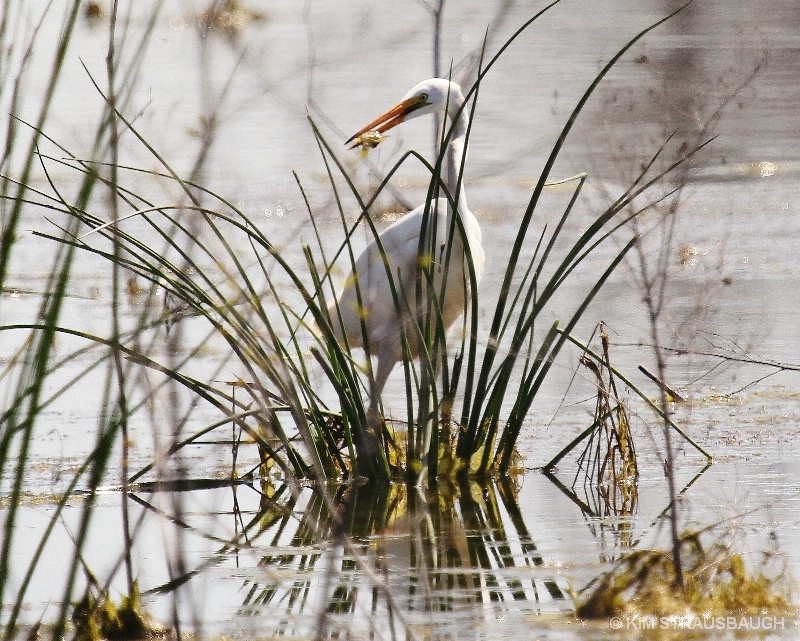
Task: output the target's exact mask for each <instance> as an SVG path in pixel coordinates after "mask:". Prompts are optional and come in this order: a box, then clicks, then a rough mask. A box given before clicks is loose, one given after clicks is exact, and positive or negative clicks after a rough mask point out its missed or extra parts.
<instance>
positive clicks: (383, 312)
mask: <svg viewBox="0 0 800 641" xmlns="http://www.w3.org/2000/svg"><path fill="white" fill-rule="evenodd" d="M463 105H464V95H463V93H462V92H461V87H459V86H458V85H457V84H456V83H454V82H450V81H448V80H443V79H441V78H432V79H430V80H425V81H423V82H421V83H419V84H418V85H416V86H415V87H414V88H413V89H411V91H409V92H408V93H407V94H406V96H405V97H404V98H403V100H401V101H400V103H399V104H397V105H396V106H395V107H393V108H392V109H390V110H389V111H387V112H386V113H384V114H383V115H382V116H380V117H379V118H377V119H376V120H374V121H373V122H371V123H370V124H369V125H367V126H366V127H364V128H363V129H361V130H360V131H359V132H358V133H356V134H355V135H353V136H352V137H351V138H350V140H348V141H347V142H348V143H351V142H353V141H355V146H358V145H364V146H365V148H366V146H367V145H368V146H369V147H374V146H376V145H377V144H378V143H379V142H380V141H381V140H382V139H383V137H382V136H381V135H380V134H382V133H383V132H385V131H388V130H389V129H391V128H393V127H395V126H396V125H399V124H400V123H402V122H403V121H405V120H410V119H411V118H417V117H419V116H424V115H427V114H432V113H436V112H446V113H447V115H448V116H449V117H450V119H451V120H452V121H453V127H452V132H451V133H450V137H449V141H448V143H447V150H446V161H447V169H446V172H447V173H446V176H445V178H446V180H445V184H446V186H447V189H448V191H449V192H450V194H451V195H452V196H453V198H456V193H457V192H456V189H457V187H458V174H459V172H460V170H461V167H462V162H463V159H464V158H465V155H466V153H467V149H466V134H467V124H468V119H467V113H466V111H467V110H466V109H462V106H463ZM457 201H458V202H457V215H458V217H459V218H460V219H461V222H462V223H463V228H464V232H465V234H464V236H465V239H466V242H467V244H468V245H469V253H470V255H471V257H472V263H473V266H474V269H475V277H476V284H477V282H478V281H480V278H481V273H482V272H483V264H484V252H483V247H482V246H481V230H480V226H479V225H478V220H477V219H476V218H475V216H474V214H473V213H472V212H471V211H470V210H469V209H468V207H467V199H466V197H465V195H464V188H463V180H462V184H461V188H460V190H459V192H458V195H457ZM430 209H431V212H433V211H434V210H435V211H438V212H439V214H438V215H437V216H435V217H434V216H433V214H431V216H430V217H429V224H428V228H429V229H430V228H431V227H433V226H434V225H435V227H436V243H437V245H438V247H437V251H436V256H432V257H430V259H429V260H434V261H435V262H436V264H435V266H434V273H435V279H436V280H435V281H434V284H435V292H436V294H437V296H438V295H439V293H440V292H441V291H442V279H443V278H445V274H446V279H447V280H446V283H445V288H444V291H445V297H444V300H442V301H439V304H440V306H441V315H442V323H443V325H444V328H445V330H447V328H449V327H450V326H451V325H452V324H453V322H455V320H456V319H457V318H458V317H459V316H460V315H461V313H462V312H463V311H464V309H465V302H466V301H467V300H469V277H468V270H467V264H466V256H465V251H464V242H463V239H462V235H461V233H460V232H459V230H458V228H457V227H456V228H455V232H454V233H453V235H452V242H451V243H450V245H449V248H448V246H447V241H448V239H449V238H450V229H451V223H452V221H453V219H452V216H453V213H454V212H453V211H452V208H451V207H450V206H449V204H448V201H447V199H446V198H444V197H442V198H439V199H438V202H436V201H434V202H432V203H431V206H430ZM424 211H425V205H424V204H423V205H420V206H419V207H417V208H416V209H414V210H413V211H411V212H409V213H408V214H406V215H405V216H403V217H402V218H401V219H400V220H398V221H397V222H395V223H393V224H392V225H391V226H390V227H388V228H387V229H385V230H384V231H383V232H382V233H381V234H380V241H381V245H382V246H383V249H384V251H385V252H386V261H387V262H384V260H383V258H382V257H381V254H380V251H379V249H378V246H377V244H376V243H375V241H374V239H373V240H372V242H370V243H369V246H368V247H367V248H366V249H365V250H364V252H363V253H362V254H361V255H360V256H359V257H358V259H357V260H356V264H355V269H354V270H353V272H352V273H351V274H350V276H349V277H348V279H347V281H346V284H345V287H344V290H343V291H342V292H341V294H340V295H339V299H338V302H337V303H336V305H338V309H339V314H340V315H341V319H340V318H339V316H338V315H337V311H336V305H332V306H331V308H330V318H331V322H332V324H333V328H334V331H335V333H336V335H337V338H338V339H339V341H340V342H342V343H344V341H345V339H346V340H347V343H348V344H349V345H350V347H362V348H363V347H365V345H364V332H363V331H362V319H363V322H364V325H365V327H366V336H367V341H368V345H367V346H366V349H367V351H368V353H369V354H371V355H372V356H377V367H376V370H375V375H374V385H373V386H372V389H371V392H370V396H371V397H372V398H371V404H370V405H371V410H372V411H373V412H374V411H375V410H376V408H377V402H378V398H379V396H380V394H381V392H382V391H383V387H384V385H385V383H386V379H387V378H388V377H389V374H390V373H391V371H392V369H393V368H394V366H395V364H396V363H397V362H398V361H400V360H402V358H403V347H402V333H403V331H404V327H408V325H407V321H408V320H410V318H409V317H410V316H411V315H412V314H411V313H409V312H408V305H411V306H413V305H414V302H415V300H416V293H415V287H416V285H415V274H416V272H417V269H418V251H419V245H420V234H421V233H422V232H421V228H422V224H423V217H424ZM443 212H447V213H446V215H442V213H443ZM448 255H449V256H450V259H449V264H448V265H447V266H446V267H445V266H444V263H445V261H446V260H447V256H448ZM387 264H388V268H389V269H390V270H391V273H392V276H393V279H394V281H395V286H396V287H397V293H398V295H399V300H400V301H401V302H402V303H403V304H405V305H406V313H404V314H398V310H397V307H396V305H395V301H394V298H393V296H392V290H391V287H390V284H389V279H388V276H387ZM356 283H357V284H358V290H360V292H358V291H357V286H356ZM359 293H360V297H361V304H360V305H359ZM406 335H407V338H408V341H409V347H410V350H411V355H412V356H413V357H414V358H416V357H417V356H418V345H417V340H416V335H415V332H414V331H407V332H406Z"/></svg>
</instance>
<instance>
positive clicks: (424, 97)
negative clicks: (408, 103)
mask: <svg viewBox="0 0 800 641" xmlns="http://www.w3.org/2000/svg"><path fill="white" fill-rule="evenodd" d="M417 100H418V101H419V104H421V105H427V104H428V94H426V93H423V94H420V96H419V98H418V99H417Z"/></svg>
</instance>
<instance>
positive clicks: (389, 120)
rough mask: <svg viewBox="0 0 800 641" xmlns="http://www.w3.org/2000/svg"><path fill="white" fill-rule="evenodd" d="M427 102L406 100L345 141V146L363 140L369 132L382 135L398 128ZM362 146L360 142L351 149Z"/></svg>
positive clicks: (414, 99) (416, 98)
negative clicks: (362, 137)
mask: <svg viewBox="0 0 800 641" xmlns="http://www.w3.org/2000/svg"><path fill="white" fill-rule="evenodd" d="M424 104H425V102H424V101H421V100H420V99H419V97H414V98H409V99H408V100H404V101H403V102H401V103H400V104H398V105H395V106H394V107H392V108H391V109H389V111H387V112H386V113H385V114H383V115H381V116H379V117H378V118H376V119H375V120H373V121H372V122H371V123H369V124H368V125H367V126H366V127H363V128H362V129H359V130H358V131H357V132H356V133H354V134H353V135H352V136H350V138H348V139H347V140H346V141H345V143H344V144H345V145H347V144H349V143H351V142H353V141H354V140H356V139H357V138H361V136H363V135H364V134H365V133H367V132H368V131H377V132H378V133H379V134H382V133H383V132H384V131H389V130H390V129H391V128H392V127H396V126H397V125H399V124H400V123H401V122H403V121H404V120H405V119H406V117H407V116H408V114H410V113H411V112H412V111H415V110H416V109H419V108H420V107H422V106H424ZM359 145H360V142H359V141H356V143H355V144H354V145H353V146H352V147H350V149H355V148H356V147H358V146H359Z"/></svg>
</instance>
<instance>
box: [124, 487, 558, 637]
mask: <svg viewBox="0 0 800 641" xmlns="http://www.w3.org/2000/svg"><path fill="white" fill-rule="evenodd" d="M260 490H261V496H262V498H261V506H260V509H259V510H258V511H257V512H256V513H255V514H254V515H253V516H252V517H251V518H249V519H247V520H245V519H244V518H243V516H242V514H238V515H236V519H237V523H239V524H240V527H238V528H237V536H236V537H235V540H232V541H229V542H227V543H226V544H224V545H223V546H222V547H221V548H220V549H219V550H218V553H217V554H216V555H214V556H213V557H212V558H210V559H209V560H208V561H206V562H205V563H203V564H201V566H200V567H198V568H194V569H192V570H190V571H188V572H186V574H185V575H184V576H183V577H179V578H176V579H174V580H173V581H171V582H170V583H169V584H168V585H164V586H162V587H161V588H159V591H161V592H169V591H172V590H174V589H175V588H177V587H178V586H180V585H182V584H183V583H185V582H186V581H188V580H190V579H193V578H194V577H196V576H198V575H199V574H201V573H202V572H204V571H205V570H207V569H209V568H211V567H214V566H215V565H217V564H218V563H219V562H220V560H221V559H222V558H224V557H226V556H227V557H230V556H231V555H232V554H233V555H237V554H238V553H239V551H240V550H242V549H243V548H245V547H247V548H249V549H250V550H255V551H257V554H258V561H257V571H254V572H249V573H247V576H246V577H245V579H244V583H243V584H242V588H241V589H240V591H239V594H241V595H242V600H241V607H240V608H238V611H237V613H236V619H237V620H243V619H249V620H250V621H252V622H253V626H254V627H258V628H259V629H261V630H269V631H270V632H271V633H272V634H286V635H290V636H295V635H299V636H301V637H305V636H312V635H313V634H317V635H318V638H328V636H327V635H328V633H330V634H333V635H336V634H338V633H339V632H341V631H344V630H351V631H352V630H354V629H356V628H358V629H360V630H361V632H366V631H367V630H364V629H362V628H364V627H365V626H366V627H367V628H369V627H376V628H377V629H380V630H383V631H384V632H386V631H388V630H390V629H396V630H397V631H398V633H399V634H400V637H401V638H402V637H404V636H405V634H406V633H407V632H409V631H410V630H412V629H414V628H417V627H418V626H422V627H423V628H427V627H429V626H434V627H435V628H436V631H437V634H439V633H440V632H442V629H444V630H445V632H444V634H445V637H437V638H447V636H449V633H448V632H446V630H447V629H449V627H450V626H453V633H454V634H455V631H456V630H458V632H459V638H463V634H464V630H466V629H470V630H477V629H478V627H482V626H484V625H486V623H487V622H488V621H495V620H498V619H500V620H504V619H505V616H506V615H507V614H510V613H514V612H516V613H519V612H524V613H529V614H535V613H540V612H541V611H542V610H541V607H540V606H541V604H546V605H545V608H546V610H547V611H549V612H553V611H554V610H555V611H568V612H571V611H572V601H571V600H570V599H568V598H567V586H566V583H565V580H564V579H563V578H560V577H558V576H557V575H556V574H555V572H554V571H553V572H551V571H550V570H548V568H547V566H546V564H545V560H544V559H543V557H542V554H541V553H540V552H539V550H538V549H537V546H536V543H535V541H534V540H533V537H532V535H531V532H530V530H529V527H528V524H526V522H525V520H524V519H523V515H522V512H521V511H520V508H519V505H518V502H517V493H516V492H517V490H516V488H515V487H514V485H513V483H512V482H510V481H505V482H503V483H499V484H497V485H490V486H488V487H486V488H481V487H479V486H478V485H476V484H470V485H462V486H460V487H458V488H455V487H440V488H439V489H438V490H437V493H435V494H431V495H428V496H423V495H422V494H421V493H419V492H418V491H417V490H416V489H414V488H413V487H409V486H407V485H405V484H396V485H390V486H384V487H381V486H374V485H355V484H352V485H347V486H340V487H338V488H336V489H334V490H331V492H329V493H328V494H327V495H326V493H325V492H322V491H319V490H318V489H312V488H299V487H292V486H290V485H289V484H284V485H281V486H278V487H273V486H271V485H268V484H264V485H263V486H262V487H261V488H260ZM137 501H139V502H141V503H142V504H145V505H147V504H148V503H146V502H145V501H144V500H143V499H142V498H137ZM153 509H155V508H153ZM161 516H162V517H163V518H167V519H170V520H172V517H170V516H169V515H166V514H164V513H163V512H162V513H161ZM173 522H174V521H173ZM176 524H177V525H179V526H180V527H186V524H185V523H183V522H180V523H176ZM151 592H152V591H151ZM442 626H444V628H442ZM322 631H325V633H324V634H323V632H322ZM386 636H388V635H386Z"/></svg>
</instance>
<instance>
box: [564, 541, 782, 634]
mask: <svg viewBox="0 0 800 641" xmlns="http://www.w3.org/2000/svg"><path fill="white" fill-rule="evenodd" d="M701 534H702V533H699V532H687V533H684V534H683V535H682V536H681V537H680V546H681V556H682V559H683V583H684V589H683V590H681V587H680V585H679V582H678V578H677V576H676V574H675V564H674V562H673V558H672V555H670V554H668V553H667V552H663V551H660V550H642V549H640V550H635V551H633V552H630V553H628V554H626V555H625V556H623V557H622V559H621V560H620V561H619V563H617V565H616V567H615V568H614V569H612V570H611V571H610V572H608V573H607V574H605V575H604V576H603V577H602V578H601V579H600V581H599V583H598V584H597V585H596V586H594V587H593V588H592V589H591V591H590V593H589V594H588V595H587V596H585V597H582V598H581V599H580V600H579V602H578V606H577V609H576V613H577V615H578V616H579V617H582V618H587V619H597V618H607V617H612V616H640V617H641V616H653V617H664V616H671V615H679V616H687V615H692V616H695V617H716V616H724V615H728V614H738V615H748V614H761V615H764V614H770V613H787V612H790V611H791V610H792V606H791V595H790V590H789V586H788V584H787V581H786V579H785V577H784V575H783V572H777V573H773V574H769V573H768V569H769V568H768V566H769V565H770V560H771V559H770V557H769V555H764V557H763V559H762V563H761V564H760V566H759V567H757V568H755V569H752V570H748V569H747V567H746V565H745V562H744V559H743V557H742V556H741V555H740V554H736V553H734V552H733V551H732V549H731V547H732V546H731V544H730V542H724V541H721V540H715V541H712V542H711V543H710V545H708V546H707V547H704V546H703V544H702V543H701Z"/></svg>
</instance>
